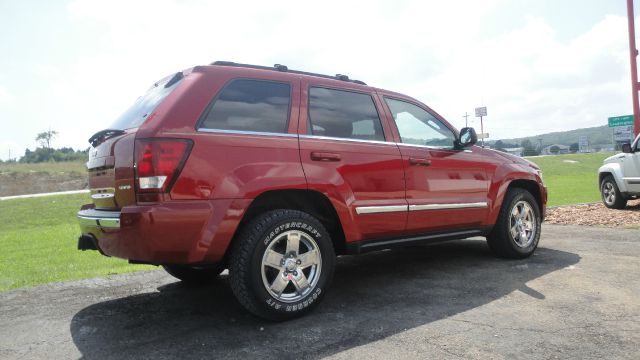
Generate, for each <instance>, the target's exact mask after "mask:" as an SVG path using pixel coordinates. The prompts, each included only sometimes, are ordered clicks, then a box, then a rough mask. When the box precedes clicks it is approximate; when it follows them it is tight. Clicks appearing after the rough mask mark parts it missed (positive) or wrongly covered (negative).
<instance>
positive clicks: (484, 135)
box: [478, 133, 489, 139]
mask: <svg viewBox="0 0 640 360" xmlns="http://www.w3.org/2000/svg"><path fill="white" fill-rule="evenodd" d="M488 138H489V133H480V134H478V139H488Z"/></svg>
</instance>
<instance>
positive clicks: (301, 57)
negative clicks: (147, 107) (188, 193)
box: [0, 0, 631, 156]
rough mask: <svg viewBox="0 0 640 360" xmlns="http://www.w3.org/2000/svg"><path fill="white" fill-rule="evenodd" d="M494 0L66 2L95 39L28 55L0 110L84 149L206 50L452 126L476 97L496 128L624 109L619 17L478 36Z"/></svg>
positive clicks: (557, 122)
mask: <svg viewBox="0 0 640 360" xmlns="http://www.w3.org/2000/svg"><path fill="white" fill-rule="evenodd" d="M504 2H505V0H490V1H477V0H475V1H474V0H461V1H455V2H444V1H441V0H426V1H390V2H371V1H366V2H362V1H358V2H351V1H349V2H345V1H333V0H332V1H323V2H300V1H284V2H278V3H273V2H253V3H246V2H228V1H204V0H195V1H177V0H176V1H174V0H159V1H151V0H145V1H135V2H131V1H124V0H114V1H96V0H74V1H71V2H70V3H69V4H68V6H67V8H66V10H67V12H68V14H69V17H68V19H69V24H68V25H69V27H70V29H73V31H76V32H85V31H86V32H87V33H90V34H91V37H90V38H88V39H87V41H90V43H91V44H92V46H90V47H83V44H82V43H81V42H77V43H67V44H64V43H61V45H60V46H61V47H60V48H59V51H61V52H65V53H70V54H73V55H72V56H70V57H69V58H68V59H66V60H65V62H64V63H62V62H55V61H54V60H50V59H47V60H41V61H42V62H41V63H38V62H34V63H32V64H31V65H30V66H32V68H30V69H25V71H24V74H25V75H24V76H25V77H29V76H30V77H31V78H32V79H33V82H32V83H31V86H30V87H29V88H25V87H24V84H26V82H24V84H22V83H21V84H20V85H22V87H20V86H19V87H15V86H14V84H7V83H6V82H5V81H4V79H0V81H2V83H3V85H5V86H9V85H11V90H12V92H11V94H10V93H9V92H8V90H7V89H6V88H3V87H2V86H0V110H2V109H6V108H7V106H4V108H3V105H6V104H9V103H12V108H20V109H21V111H19V112H17V111H15V112H13V113H8V112H4V110H2V111H3V112H0V117H2V118H3V119H4V118H9V117H10V118H12V119H16V120H15V121H14V122H15V123H16V124H25V125H24V126H21V127H19V128H16V129H15V130H14V131H12V132H11V137H12V139H14V138H15V139H18V138H19V139H20V140H19V141H18V140H16V141H17V142H18V144H19V147H20V148H25V147H28V146H31V147H33V146H34V145H35V143H34V142H33V139H32V138H33V135H32V134H31V133H33V134H35V133H37V132H38V131H43V130H45V129H47V128H49V127H51V128H52V129H54V130H57V131H58V132H59V133H60V135H59V137H58V138H57V139H56V144H59V145H60V146H62V145H65V146H73V147H74V148H84V147H86V146H87V145H88V144H87V142H86V139H87V138H88V137H89V136H90V135H91V134H92V133H93V132H95V131H97V130H100V129H102V128H104V127H106V126H108V125H109V124H110V123H111V122H112V120H113V119H114V118H115V117H117V116H118V115H119V113H120V112H122V111H123V110H124V109H125V108H126V107H128V106H129V104H130V103H132V102H133V101H134V100H135V98H136V97H137V96H138V95H139V94H140V93H141V92H142V91H144V90H145V89H146V88H147V87H148V86H149V84H151V83H152V82H154V81H156V80H157V79H159V78H161V77H163V76H165V75H167V74H169V73H171V72H174V71H177V70H179V69H183V68H187V67H190V66H193V65H198V64H206V63H209V62H210V61H213V60H232V61H238V62H247V63H255V64H264V65H271V64H274V63H283V64H286V65H288V66H289V67H290V68H295V69H300V70H306V71H312V72H322V73H327V74H335V73H344V74H348V75H349V76H351V77H352V78H357V79H361V80H364V81H366V82H367V83H369V84H370V85H372V86H376V87H381V88H386V89H389V90H394V91H399V92H403V93H406V94H408V95H411V96H413V97H415V98H418V99H420V100H422V101H424V102H425V103H426V104H428V105H429V106H431V107H433V108H434V109H435V110H436V111H438V112H439V113H440V114H442V115H443V116H445V117H446V118H448V119H449V120H450V121H451V122H452V123H454V125H456V126H458V127H460V126H462V125H463V124H464V119H463V118H462V115H463V114H464V113H465V111H467V112H469V113H473V108H474V107H475V106H480V105H486V106H488V110H489V116H488V117H487V118H486V125H487V128H488V131H489V132H490V133H491V135H492V138H494V139H495V138H499V137H516V136H522V135H527V134H533V133H542V132H546V131H555V130H562V129H571V128H578V127H586V126H596V125H600V124H604V123H605V121H606V117H607V116H612V115H619V114H626V113H629V112H630V108H631V106H630V90H629V87H630V86H629V81H628V68H629V66H628V50H627V43H626V41H627V33H626V19H625V18H624V17H621V16H608V17H603V18H602V20H601V21H600V22H598V23H597V24H594V26H593V27H592V28H591V29H590V30H588V31H586V32H584V33H583V34H581V35H579V36H577V37H575V38H573V39H569V40H566V39H567V36H559V34H558V33H557V32H558V31H559V30H558V29H556V28H554V27H553V26H552V25H550V24H549V22H548V21H546V20H545V19H544V18H540V17H528V18H527V19H526V21H524V22H522V23H521V24H517V23H516V24H515V25H514V24H512V25H509V26H510V27H507V25H504V26H502V27H501V26H500V24H498V25H496V26H494V28H497V29H499V30H498V31H493V32H492V34H491V35H488V33H487V31H485V30H486V26H487V22H488V21H490V19H492V15H494V14H496V13H498V12H500V11H502V9H503V7H501V6H500V5H501V4H503V3H504ZM461 9H464V11H461ZM522 12H523V13H526V8H523V10H522ZM494 25H495V24H494ZM43 26H44V25H43ZM89 30H90V31H89ZM494 30H495V29H494ZM561 35H562V34H561ZM560 39H565V40H560ZM63 45H66V47H64V46H63ZM71 50H73V51H71ZM45 61H46V63H45ZM33 64H35V66H34V65H33ZM14 88H15V89H14ZM34 104H37V106H34ZM13 105H15V106H13ZM471 120H472V124H473V125H476V124H477V122H475V121H474V119H471ZM26 124H28V126H29V127H28V128H27V125H26ZM0 151H1V150H0ZM0 156H2V155H1V154H0Z"/></svg>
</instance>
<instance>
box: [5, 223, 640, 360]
mask: <svg viewBox="0 0 640 360" xmlns="http://www.w3.org/2000/svg"><path fill="white" fill-rule="evenodd" d="M639 260H640V232H639V231H638V230H624V229H606V228H590V227H581V226H558V225H547V224H545V225H544V226H543V233H542V239H541V241H540V248H539V249H538V251H537V252H536V253H535V255H534V256H533V257H531V258H530V259H525V260H517V261H513V260H501V259H496V258H494V257H492V256H491V254H490V253H489V250H488V248H487V247H486V243H485V242H484V241H480V240H464V241H455V242H450V243H444V244H437V245H432V246H427V247H415V248H408V249H398V250H393V251H383V252H376V253H370V254H366V255H360V256H347V257H341V258H339V260H338V265H337V269H336V274H335V278H334V282H333V285H332V287H331V288H330V293H329V294H328V295H327V297H326V298H325V299H324V301H323V303H322V304H320V306H319V307H318V308H317V309H316V310H315V311H314V312H313V313H311V314H310V315H308V316H306V317H304V318H301V319H296V320H293V321H289V322H285V323H270V322H266V321H263V320H260V319H257V318H255V317H253V316H251V315H249V314H248V313H246V312H245V311H244V310H243V309H242V308H241V307H240V306H239V305H238V304H237V303H236V301H235V299H234V298H233V295H232V294H231V290H230V289H229V286H228V283H227V279H226V277H225V276H222V277H221V278H220V279H218V280H217V281H216V282H215V283H214V284H212V285H211V286H208V287H203V288H189V287H186V286H184V285H182V284H180V283H179V282H177V281H175V280H174V279H173V278H171V277H170V276H168V275H166V274H165V273H164V272H163V271H161V270H157V271H147V272H140V273H134V274H127V275H117V276H112V277H109V278H106V279H89V280H82V281H74V282H66V283H57V284H49V285H44V286H40V287H36V288H32V289H20V290H14V291H11V292H5V293H1V294H0V358H2V359H20V358H24V359H45V358H46V359H57V358H61V359H62V358H64V359H67V358H80V357H84V358H89V359H93V358H99V359H100V358H114V359H127V358H135V359H138V358H155V359H170V358H243V359H244V358H266V359H269V358H296V359H297V358H321V357H330V358H335V359H367V360H371V359H389V358H437V359H448V358H451V359H458V358H462V359H477V358H492V359H513V358H516V359H540V358H545V359H555V358H558V359H569V358H571V359H574V358H580V359H602V358H611V359H638V344H640V300H639V299H640V266H639V264H640V261H639Z"/></svg>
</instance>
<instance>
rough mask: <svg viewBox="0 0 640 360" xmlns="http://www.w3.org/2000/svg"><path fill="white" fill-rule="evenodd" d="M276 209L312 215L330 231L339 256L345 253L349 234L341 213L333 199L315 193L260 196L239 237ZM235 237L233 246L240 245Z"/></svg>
mask: <svg viewBox="0 0 640 360" xmlns="http://www.w3.org/2000/svg"><path fill="white" fill-rule="evenodd" d="M275 209H291V210H299V211H303V212H306V213H308V214H309V215H312V216H313V217H315V218H316V219H318V221H320V223H322V225H323V226H324V227H325V229H327V231H328V232H329V235H330V236H331V241H332V242H333V247H334V249H335V251H336V254H343V253H344V252H345V233H344V230H343V228H342V222H341V220H340V217H339V216H338V213H337V211H336V209H335V207H334V206H333V204H332V203H331V201H330V200H329V198H328V197H327V196H326V195H324V194H322V193H320V192H318V191H314V190H301V189H286V190H270V191H266V192H263V193H262V194H260V195H259V196H257V197H256V198H255V199H254V200H253V201H252V202H251V204H250V205H249V207H248V208H247V211H246V212H245V213H244V215H243V217H242V220H241V221H240V223H239V224H238V227H237V229H236V232H235V235H237V234H238V233H239V232H240V231H241V229H242V228H243V227H244V226H245V225H246V224H247V223H249V222H250V221H251V220H252V219H254V218H255V217H256V216H258V215H260V214H262V213H264V212H265V211H270V210H275ZM235 235H234V237H233V240H232V244H230V246H229V248H232V246H233V242H235V241H237V240H238V239H236V236H235Z"/></svg>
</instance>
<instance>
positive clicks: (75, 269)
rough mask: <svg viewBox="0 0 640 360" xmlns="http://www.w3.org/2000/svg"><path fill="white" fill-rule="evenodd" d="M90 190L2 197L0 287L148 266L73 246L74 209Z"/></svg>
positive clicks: (77, 233) (75, 230)
mask: <svg viewBox="0 0 640 360" xmlns="http://www.w3.org/2000/svg"><path fill="white" fill-rule="evenodd" d="M89 202H90V199H89V195H88V194H78V195H57V196H47V197H41V198H31V199H14V200H3V201H0V219H2V221H1V222H0V291H5V290H9V289H15V288H20V287H29V286H34V285H38V284H44V283H49V282H54V281H64V280H73V279H82V278H91V277H96V276H104V275H110V274H119V273H124V272H130V271H136V270H144V269H152V268H155V267H151V266H143V265H130V264H128V263H127V261H126V260H121V259H114V258H108V257H105V256H102V255H100V254H99V253H98V252H97V251H79V250H77V247H76V246H77V239H78V236H80V228H79V227H78V224H77V222H76V212H77V211H78V209H79V208H80V205H82V204H86V203H89Z"/></svg>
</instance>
